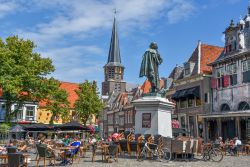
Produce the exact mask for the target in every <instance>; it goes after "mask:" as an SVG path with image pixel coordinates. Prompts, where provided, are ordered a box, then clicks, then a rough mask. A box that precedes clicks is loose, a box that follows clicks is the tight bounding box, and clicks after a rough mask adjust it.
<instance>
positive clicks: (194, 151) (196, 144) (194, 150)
mask: <svg viewBox="0 0 250 167" xmlns="http://www.w3.org/2000/svg"><path fill="white" fill-rule="evenodd" d="M192 152H193V154H194V155H198V140H194V141H193V151H192Z"/></svg>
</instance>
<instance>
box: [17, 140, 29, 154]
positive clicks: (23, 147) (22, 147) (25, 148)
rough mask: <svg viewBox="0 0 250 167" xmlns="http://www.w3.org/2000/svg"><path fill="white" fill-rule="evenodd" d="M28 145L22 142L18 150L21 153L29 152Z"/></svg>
mask: <svg viewBox="0 0 250 167" xmlns="http://www.w3.org/2000/svg"><path fill="white" fill-rule="evenodd" d="M27 148H28V147H27V145H26V144H25V141H21V143H20V145H19V147H17V150H18V151H20V152H27V151H28V150H27Z"/></svg>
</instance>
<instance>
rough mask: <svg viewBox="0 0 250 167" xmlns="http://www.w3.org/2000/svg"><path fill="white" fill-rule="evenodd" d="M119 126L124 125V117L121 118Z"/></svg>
mask: <svg viewBox="0 0 250 167" xmlns="http://www.w3.org/2000/svg"><path fill="white" fill-rule="evenodd" d="M119 125H124V117H120V123H119Z"/></svg>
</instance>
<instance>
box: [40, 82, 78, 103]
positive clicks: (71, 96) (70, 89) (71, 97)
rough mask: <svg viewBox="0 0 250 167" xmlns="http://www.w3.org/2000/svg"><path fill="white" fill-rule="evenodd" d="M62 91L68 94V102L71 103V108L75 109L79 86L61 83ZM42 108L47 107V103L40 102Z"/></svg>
mask: <svg viewBox="0 0 250 167" xmlns="http://www.w3.org/2000/svg"><path fill="white" fill-rule="evenodd" d="M60 88H61V89H64V90H65V91H66V92H67V93H68V101H69V103H70V105H69V106H70V108H73V107H74V103H75V101H76V100H77V94H76V92H75V90H77V89H79V85H78V84H76V83H70V82H61V85H60ZM39 106H40V107H46V103H45V102H44V101H40V102H39Z"/></svg>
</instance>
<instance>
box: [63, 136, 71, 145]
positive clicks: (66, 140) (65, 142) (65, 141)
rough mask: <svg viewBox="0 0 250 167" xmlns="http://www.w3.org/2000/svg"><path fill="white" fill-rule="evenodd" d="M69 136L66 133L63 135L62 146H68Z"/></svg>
mask: <svg viewBox="0 0 250 167" xmlns="http://www.w3.org/2000/svg"><path fill="white" fill-rule="evenodd" d="M70 141H71V140H70V138H69V136H68V135H65V137H64V139H63V144H64V146H68V145H69V144H70Z"/></svg>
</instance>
